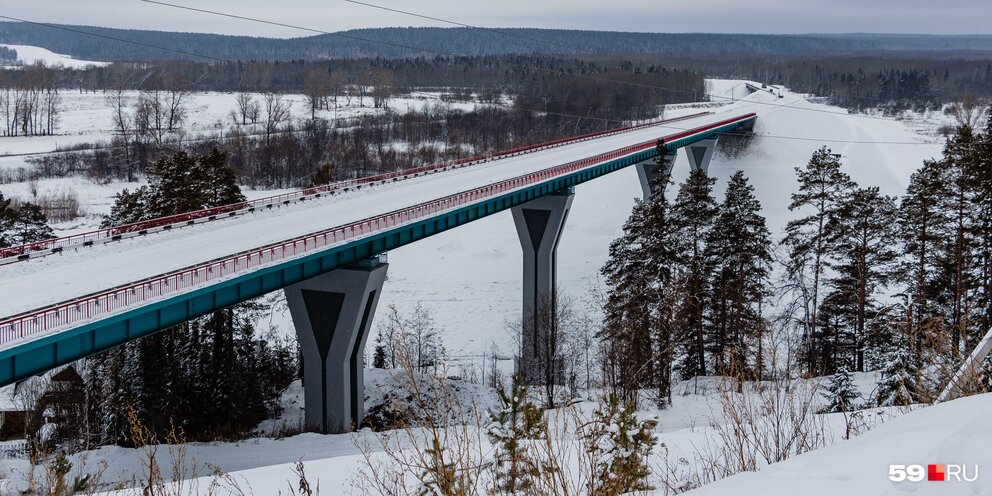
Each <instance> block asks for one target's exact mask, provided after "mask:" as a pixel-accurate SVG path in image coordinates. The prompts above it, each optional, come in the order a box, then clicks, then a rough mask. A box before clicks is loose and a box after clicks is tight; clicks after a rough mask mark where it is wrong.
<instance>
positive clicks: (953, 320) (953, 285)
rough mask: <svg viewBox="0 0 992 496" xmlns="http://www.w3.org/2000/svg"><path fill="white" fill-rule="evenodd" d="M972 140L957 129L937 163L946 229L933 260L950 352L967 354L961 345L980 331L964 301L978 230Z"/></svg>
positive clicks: (973, 278) (971, 281)
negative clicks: (942, 176)
mask: <svg viewBox="0 0 992 496" xmlns="http://www.w3.org/2000/svg"><path fill="white" fill-rule="evenodd" d="M978 149H979V143H978V140H977V138H976V136H975V134H974V132H973V131H972V129H971V128H970V127H968V126H961V127H959V128H958V130H957V133H956V134H955V135H954V136H953V137H952V138H951V139H950V140H948V142H947V145H946V146H945V147H944V157H943V159H942V160H941V161H940V162H939V163H938V164H939V166H940V167H941V168H942V169H943V175H944V177H945V181H944V182H943V186H944V192H943V195H942V198H943V199H944V201H945V206H944V209H945V211H946V212H947V220H948V221H949V224H948V225H947V228H946V235H945V236H946V237H945V243H943V246H942V248H943V250H941V251H940V252H939V253H938V255H937V260H936V269H937V273H936V274H937V281H938V287H939V288H942V289H943V291H941V292H940V294H938V297H937V299H936V303H937V304H938V306H939V307H940V309H941V313H942V314H943V318H944V324H945V326H946V328H947V332H948V333H949V338H950V345H951V349H952V352H954V353H964V354H967V352H968V350H966V349H965V342H966V341H971V340H977V339H978V338H979V337H980V336H981V334H980V333H984V330H981V329H976V328H975V327H974V325H973V322H972V320H971V312H972V311H973V308H972V306H971V305H970V301H969V300H971V299H972V294H973V293H974V290H975V288H976V286H977V282H978V281H977V279H978V278H977V273H976V271H977V258H976V257H975V253H976V239H975V232H976V230H977V229H978V228H979V226H980V220H979V219H978V217H977V215H976V213H977V212H978V211H979V210H978V208H977V207H978V204H979V180H978V170H979V161H978V154H977V153H976V151H977V150H978Z"/></svg>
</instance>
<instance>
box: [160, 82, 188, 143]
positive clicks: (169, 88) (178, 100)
mask: <svg viewBox="0 0 992 496" xmlns="http://www.w3.org/2000/svg"><path fill="white" fill-rule="evenodd" d="M163 82H164V84H165V91H166V95H165V104H166V110H167V112H168V115H167V118H166V129H167V130H168V131H169V132H175V131H176V130H177V129H178V128H180V127H181V126H182V125H183V122H185V121H186V107H187V104H188V103H189V100H190V94H191V90H192V87H193V84H192V82H191V81H190V79H189V76H187V75H186V74H181V73H171V74H167V75H166V76H165V79H164V81H163Z"/></svg>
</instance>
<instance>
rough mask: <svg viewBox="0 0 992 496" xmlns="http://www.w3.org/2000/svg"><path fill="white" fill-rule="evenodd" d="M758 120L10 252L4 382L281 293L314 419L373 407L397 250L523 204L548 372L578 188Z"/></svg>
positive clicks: (529, 310)
mask: <svg viewBox="0 0 992 496" xmlns="http://www.w3.org/2000/svg"><path fill="white" fill-rule="evenodd" d="M756 119H757V115H756V114H754V113H740V110H739V109H738V111H737V112H730V111H724V112H718V113H713V112H702V113H697V114H692V115H687V116H683V117H680V118H677V119H668V120H662V121H657V122H649V123H644V124H639V125H636V126H630V127H625V128H620V129H614V130H610V131H605V132H600V133H593V134H589V135H584V136H578V137H574V138H568V139H563V140H557V141H554V142H550V143H543V144H540V145H535V146H529V147H525V148H519V149H515V150H509V151H506V152H501V153H496V154H490V155H485V156H480V157H473V158H470V159H465V160H461V161H457V162H447V163H442V164H436V165H431V166H425V167H420V168H417V169H412V170H408V171H403V172H398V173H393V174H385V175H380V176H374V177H370V178H364V179H359V180H353V181H346V182H342V183H335V184H331V185H327V186H322V187H319V188H311V189H308V190H302V191H299V192H295V193H290V194H286V195H280V196H276V197H270V198H262V199H259V200H254V201H251V202H242V203H239V204H234V205H228V206H224V207H218V208H214V209H208V210H204V211H200V212H190V213H188V214H183V215H180V216H173V217H168V218H162V219H155V220H152V221H147V222H142V223H137V224H130V225H127V226H119V227H116V228H112V229H104V230H100V231H95V232H93V233H86V234H82V235H76V236H69V237H65V238H59V239H55V240H49V241H45V242H41V243H35V244H31V245H24V246H20V247H13V248H10V249H5V250H2V251H0V281H2V282H0V385H8V384H11V383H14V382H17V381H20V380H24V379H26V378H28V377H31V376H33V375H37V374H41V373H44V372H46V371H49V370H51V369H53V368H56V367H58V366H61V365H65V364H68V363H71V362H73V361H76V360H79V359H81V358H84V357H87V356H90V355H92V354H95V353H99V352H101V351H105V350H108V349H111V348H113V347H116V346H119V345H122V344H124V343H127V342H129V341H132V340H135V339H140V338H141V337H144V336H147V335H150V334H153V333H156V332H160V331H163V330H165V329H168V328H169V327H171V326H174V325H176V324H180V323H182V322H185V321H187V320H190V319H193V318H196V317H200V316H203V315H207V314H209V313H211V312H214V311H217V310H220V309H223V308H226V307H229V306H231V305H235V304H237V303H240V302H244V301H247V300H250V299H253V298H256V297H259V296H262V295H264V294H267V293H270V292H273V291H279V290H282V291H284V292H285V294H286V299H287V302H288V305H289V308H290V313H291V316H292V319H293V322H294V326H295V327H296V331H297V336H298V338H299V341H300V346H301V349H302V351H303V359H304V364H305V366H304V384H305V403H306V407H305V409H306V424H307V426H308V427H309V428H312V429H317V430H320V431H322V432H343V431H346V430H348V429H350V428H351V427H352V426H353V425H358V424H359V423H360V422H361V420H362V418H363V417H364V405H363V394H362V387H363V384H364V381H363V375H362V371H363V355H364V349H365V342H366V339H367V337H368V330H369V328H370V327H371V322H372V319H373V316H374V315H375V309H376V305H377V303H378V298H379V294H380V293H381V289H382V286H383V283H384V281H385V276H386V270H387V268H388V263H387V261H386V259H385V254H386V253H387V252H388V251H389V250H393V249H396V248H398V247H401V246H404V245H407V244H410V243H414V242H416V241H418V240H421V239H423V238H426V237H429V236H432V235H434V234H437V233H440V232H444V231H447V230H450V229H453V228H455V227H458V226H460V225H463V224H465V223H468V222H472V221H475V220H477V219H480V218H483V217H486V216H489V215H493V214H496V213H498V212H501V211H504V210H511V211H512V215H513V219H514V222H515V225H516V228H517V229H516V230H517V235H518V236H519V239H520V244H521V249H522V250H523V255H524V256H523V275H524V277H523V281H524V284H523V308H522V311H523V314H522V315H523V321H524V323H525V324H524V329H525V332H524V335H523V336H522V340H521V341H522V347H521V350H520V358H519V362H518V370H520V371H521V372H522V373H523V374H524V376H525V377H529V378H530V380H535V378H537V377H539V371H540V370H541V368H542V367H543V366H544V365H543V364H542V363H541V358H540V357H541V353H540V351H541V350H540V343H541V342H542V340H541V336H539V335H537V334H539V333H540V332H542V331H540V329H539V327H540V326H538V325H534V326H532V328H533V329H534V331H533V332H527V331H526V329H527V328H528V325H527V323H526V322H527V320H528V319H537V313H538V309H539V307H540V306H541V302H545V301H550V302H553V301H554V290H555V280H556V250H557V246H558V243H559V241H560V235H561V232H562V227H563V225H564V223H565V221H566V218H567V216H568V212H569V208H570V205H571V201H572V197H573V194H574V193H573V188H574V186H576V185H577V184H581V183H583V182H586V181H591V180H593V179H596V178H597V177H600V176H603V175H605V174H609V173H611V172H614V171H616V170H619V169H621V168H625V167H630V166H634V167H636V168H637V171H638V176H639V178H640V181H641V185H642V190H643V193H644V195H645V197H647V196H649V195H650V194H651V193H652V191H653V188H656V187H657V186H658V184H661V183H660V182H659V181H657V180H656V179H657V178H658V177H659V176H662V175H665V176H667V174H669V173H670V170H671V167H672V163H673V158H674V157H675V154H676V153H677V150H678V149H680V148H685V149H687V155H688V158H689V161H690V164H691V165H692V167H694V168H698V169H702V170H704V171H705V170H706V169H707V167H708V164H709V161H710V160H711V158H712V156H713V153H714V149H715V144H716V140H717V139H718V138H719V136H720V135H721V134H724V133H730V132H737V131H739V130H741V129H751V128H752V126H753V124H754V122H755V120H756Z"/></svg>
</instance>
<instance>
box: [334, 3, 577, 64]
mask: <svg viewBox="0 0 992 496" xmlns="http://www.w3.org/2000/svg"><path fill="white" fill-rule="evenodd" d="M344 1H346V2H348V3H353V4H356V5H364V6H366V7H372V8H376V9H381V10H385V11H388V12H395V13H397V14H404V15H409V16H413V17H419V18H421V19H427V20H430V21H438V22H443V23H445V24H451V25H453V26H461V27H463V28H472V29H478V30H480V31H486V32H489V33H495V34H498V35H501V36H508V37H511V38H519V39H521V40H527V41H533V42H535V43H542V44H545V45H551V46H556V47H559V48H564V49H566V50H569V51H580V52H586V53H592V50H589V49H586V48H578V47H574V46H571V45H565V44H562V43H556V42H554V41H548V40H542V39H540V38H534V37H533V36H526V35H522V34H519V33H511V32H509V31H503V30H500V29H493V28H487V27H482V26H474V25H472V24H465V23H462V22H458V21H452V20H449V19H444V18H442V17H433V16H429V15H425V14H418V13H416V12H410V11H406V10H400V9H394V8H391V7H385V6H382V5H376V4H372V3H366V2H359V1H358V0H344Z"/></svg>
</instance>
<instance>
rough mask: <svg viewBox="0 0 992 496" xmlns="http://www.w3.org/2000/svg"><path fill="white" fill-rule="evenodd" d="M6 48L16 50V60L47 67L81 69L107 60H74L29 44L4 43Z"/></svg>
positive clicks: (25, 63)
mask: <svg viewBox="0 0 992 496" xmlns="http://www.w3.org/2000/svg"><path fill="white" fill-rule="evenodd" d="M0 46H4V47H7V48H12V49H14V50H17V61H18V62H21V63H22V64H24V65H31V64H36V63H39V62H40V63H42V64H45V65H47V66H49V67H55V66H62V67H66V68H69V69H83V68H86V67H89V66H94V65H95V66H104V65H108V63H107V62H93V61H89V60H76V59H74V58H72V57H70V56H68V55H62V54H59V53H54V52H52V51H49V50H46V49H44V48H41V47H36V46H30V45H6V44H0Z"/></svg>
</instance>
